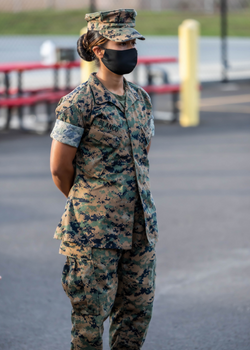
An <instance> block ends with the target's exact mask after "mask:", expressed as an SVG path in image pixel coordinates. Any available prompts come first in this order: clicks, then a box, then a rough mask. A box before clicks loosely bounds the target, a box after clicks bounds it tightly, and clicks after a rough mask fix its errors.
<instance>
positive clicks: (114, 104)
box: [51, 73, 158, 249]
mask: <svg viewBox="0 0 250 350" xmlns="http://www.w3.org/2000/svg"><path fill="white" fill-rule="evenodd" d="M124 87H125V94H126V103H125V109H124V107H123V106H122V105H121V104H120V102H119V101H118V99H116V97H115V96H114V95H113V94H112V93H111V92H109V90H107V89H106V88H105V87H104V86H103V84H102V83H101V82H100V81H99V80H98V79H97V77H96V75H95V73H93V74H92V75H91V76H90V78H89V80H88V81H87V82H86V83H84V84H81V85H79V86H78V87H77V88H76V89H75V90H73V91H72V92H71V93H70V94H68V95H66V96H64V97H63V98H62V99H61V100H60V102H59V105H58V107H57V108H56V116H57V120H56V123H55V126H54V128H53V130H52V133H51V137H52V138H53V139H55V140H57V141H59V142H62V143H65V144H68V145H71V146H73V147H76V148H77V151H76V156H75V159H74V166H75V179H74V183H73V186H72V188H71V190H70V192H69V195H68V198H67V202H66V207H65V211H64V213H63V215H62V218H61V221H60V222H59V224H58V226H57V229H56V232H55V235H54V238H56V239H60V240H62V241H63V242H65V243H66V242H69V244H73V245H74V244H76V245H79V246H85V247H96V248H111V249H131V247H132V232H133V225H134V207H135V201H136V198H137V196H140V198H141V203H142V207H143V211H144V219H145V229H146V235H147V238H148V240H149V242H150V243H151V244H152V245H153V244H154V243H155V242H156V240H157V232H158V228H157V219H156V208H155V204H154V200H153V197H152V194H151V191H150V183H149V161H148V155H147V150H146V147H147V146H148V144H149V142H150V139H151V136H152V135H153V134H154V122H153V116H152V114H151V102H150V99H149V96H148V94H147V93H146V92H145V91H144V90H143V89H142V88H140V87H138V86H136V85H135V84H132V83H130V82H128V81H126V79H124Z"/></svg>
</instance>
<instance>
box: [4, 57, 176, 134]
mask: <svg viewBox="0 0 250 350" xmlns="http://www.w3.org/2000/svg"><path fill="white" fill-rule="evenodd" d="M177 61H178V60H177V58H175V57H153V56H152V57H139V58H138V65H145V66H146V74H147V86H146V87H145V90H146V91H148V92H149V93H150V94H153V93H164V91H165V92H166V93H169V92H173V91H171V88H170V86H169V85H168V87H166V88H165V90H164V89H161V90H159V89H158V90H159V91H156V90H155V91H154V89H153V88H152V74H151V66H152V64H160V63H176V62H177ZM77 67H80V60H78V61H73V62H60V63H55V64H46V65H45V64H43V63H41V62H11V63H0V73H3V74H4V89H2V90H1V89H0V107H4V106H5V107H7V108H8V116H7V127H8V126H9V122H10V118H11V115H10V114H11V109H12V108H13V107H17V108H18V114H19V119H20V121H21V119H22V113H23V112H22V108H23V107H24V106H32V105H35V104H36V103H39V102H42V101H44V102H47V103H48V104H50V103H53V102H55V101H56V100H57V101H58V100H59V99H60V98H61V97H62V96H64V95H65V94H67V93H68V92H70V90H71V87H70V73H71V69H72V68H77ZM62 68H63V69H65V70H66V82H65V88H64V89H59V87H58V71H59V69H62ZM44 69H53V71H54V86H53V88H49V87H48V88H43V89H30V90H25V91H24V90H23V87H22V77H23V73H24V72H25V71H31V70H44ZM12 72H17V75H18V79H17V87H15V88H13V87H11V86H10V78H9V75H10V73H12ZM27 94H28V96H27ZM1 95H2V97H1ZM3 97H4V98H3Z"/></svg>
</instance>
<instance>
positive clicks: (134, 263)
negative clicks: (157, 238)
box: [62, 207, 156, 350]
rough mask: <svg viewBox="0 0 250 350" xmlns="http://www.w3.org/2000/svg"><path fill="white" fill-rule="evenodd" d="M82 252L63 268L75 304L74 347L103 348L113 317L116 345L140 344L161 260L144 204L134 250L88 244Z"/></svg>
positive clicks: (118, 349) (132, 348)
mask: <svg viewBox="0 0 250 350" xmlns="http://www.w3.org/2000/svg"><path fill="white" fill-rule="evenodd" d="M138 209H139V210H138ZM81 252H82V256H81V258H79V257H77V258H76V257H72V256H67V259H66V263H65V265H64V269H63V274H62V285H63V288H64V290H65V292H66V294H67V296H68V297H69V298H70V301H71V304H72V315H71V321H72V331H71V350H76V349H77V350H80V349H86V350H92V349H98V350H100V349H102V334H103V322H104V321H105V319H107V318H108V317H109V321H110V328H109V343H110V348H111V349H112V350H125V349H126V350H128V349H129V350H138V349H141V347H142V344H143V343H144V340H145V337H146V334H147V329H148V326H149V322H150V319H151V315H152V307H153V299H154V290H155V264H156V258H155V247H154V246H150V245H149V243H148V241H147V238H146V234H145V226H144V219H143V211H142V208H141V207H140V208H138V207H137V209H136V210H135V222H134V231H133V245H132V249H131V250H121V249H98V248H90V247H84V248H81Z"/></svg>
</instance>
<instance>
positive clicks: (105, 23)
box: [85, 9, 145, 42]
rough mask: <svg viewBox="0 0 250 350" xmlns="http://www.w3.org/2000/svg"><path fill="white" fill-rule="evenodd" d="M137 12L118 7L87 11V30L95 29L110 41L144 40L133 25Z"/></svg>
mask: <svg viewBox="0 0 250 350" xmlns="http://www.w3.org/2000/svg"><path fill="white" fill-rule="evenodd" d="M136 15H137V13H136V11H135V10H133V9H119V10H114V11H102V12H95V13H88V14H86V16H85V19H86V21H87V22H88V30H96V31H98V32H99V34H101V35H102V36H104V37H105V38H107V39H109V40H112V41H119V42H123V41H128V40H132V39H140V40H145V38H144V36H142V35H141V34H140V33H139V32H137V30H135V29H134V27H135V17H136Z"/></svg>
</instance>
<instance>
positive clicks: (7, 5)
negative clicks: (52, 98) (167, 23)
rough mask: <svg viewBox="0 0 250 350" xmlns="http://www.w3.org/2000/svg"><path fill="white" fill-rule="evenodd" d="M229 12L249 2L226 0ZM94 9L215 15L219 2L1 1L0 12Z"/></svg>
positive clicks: (128, 0) (164, 0)
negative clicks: (167, 11)
mask: <svg viewBox="0 0 250 350" xmlns="http://www.w3.org/2000/svg"><path fill="white" fill-rule="evenodd" d="M227 3H228V9H229V11H238V10H242V9H245V8H249V7H250V0H228V1H227ZM91 6H92V7H95V8H96V9H97V10H98V9H99V10H106V9H113V8H135V9H137V10H141V9H143V10H151V11H162V10H175V11H189V12H190V11H191V12H200V13H216V12H218V11H219V10H220V0H154V1H152V0H119V1H117V0H1V1H0V11H4V12H20V11H31V10H40V9H56V10H67V9H80V8H90V7H91Z"/></svg>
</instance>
